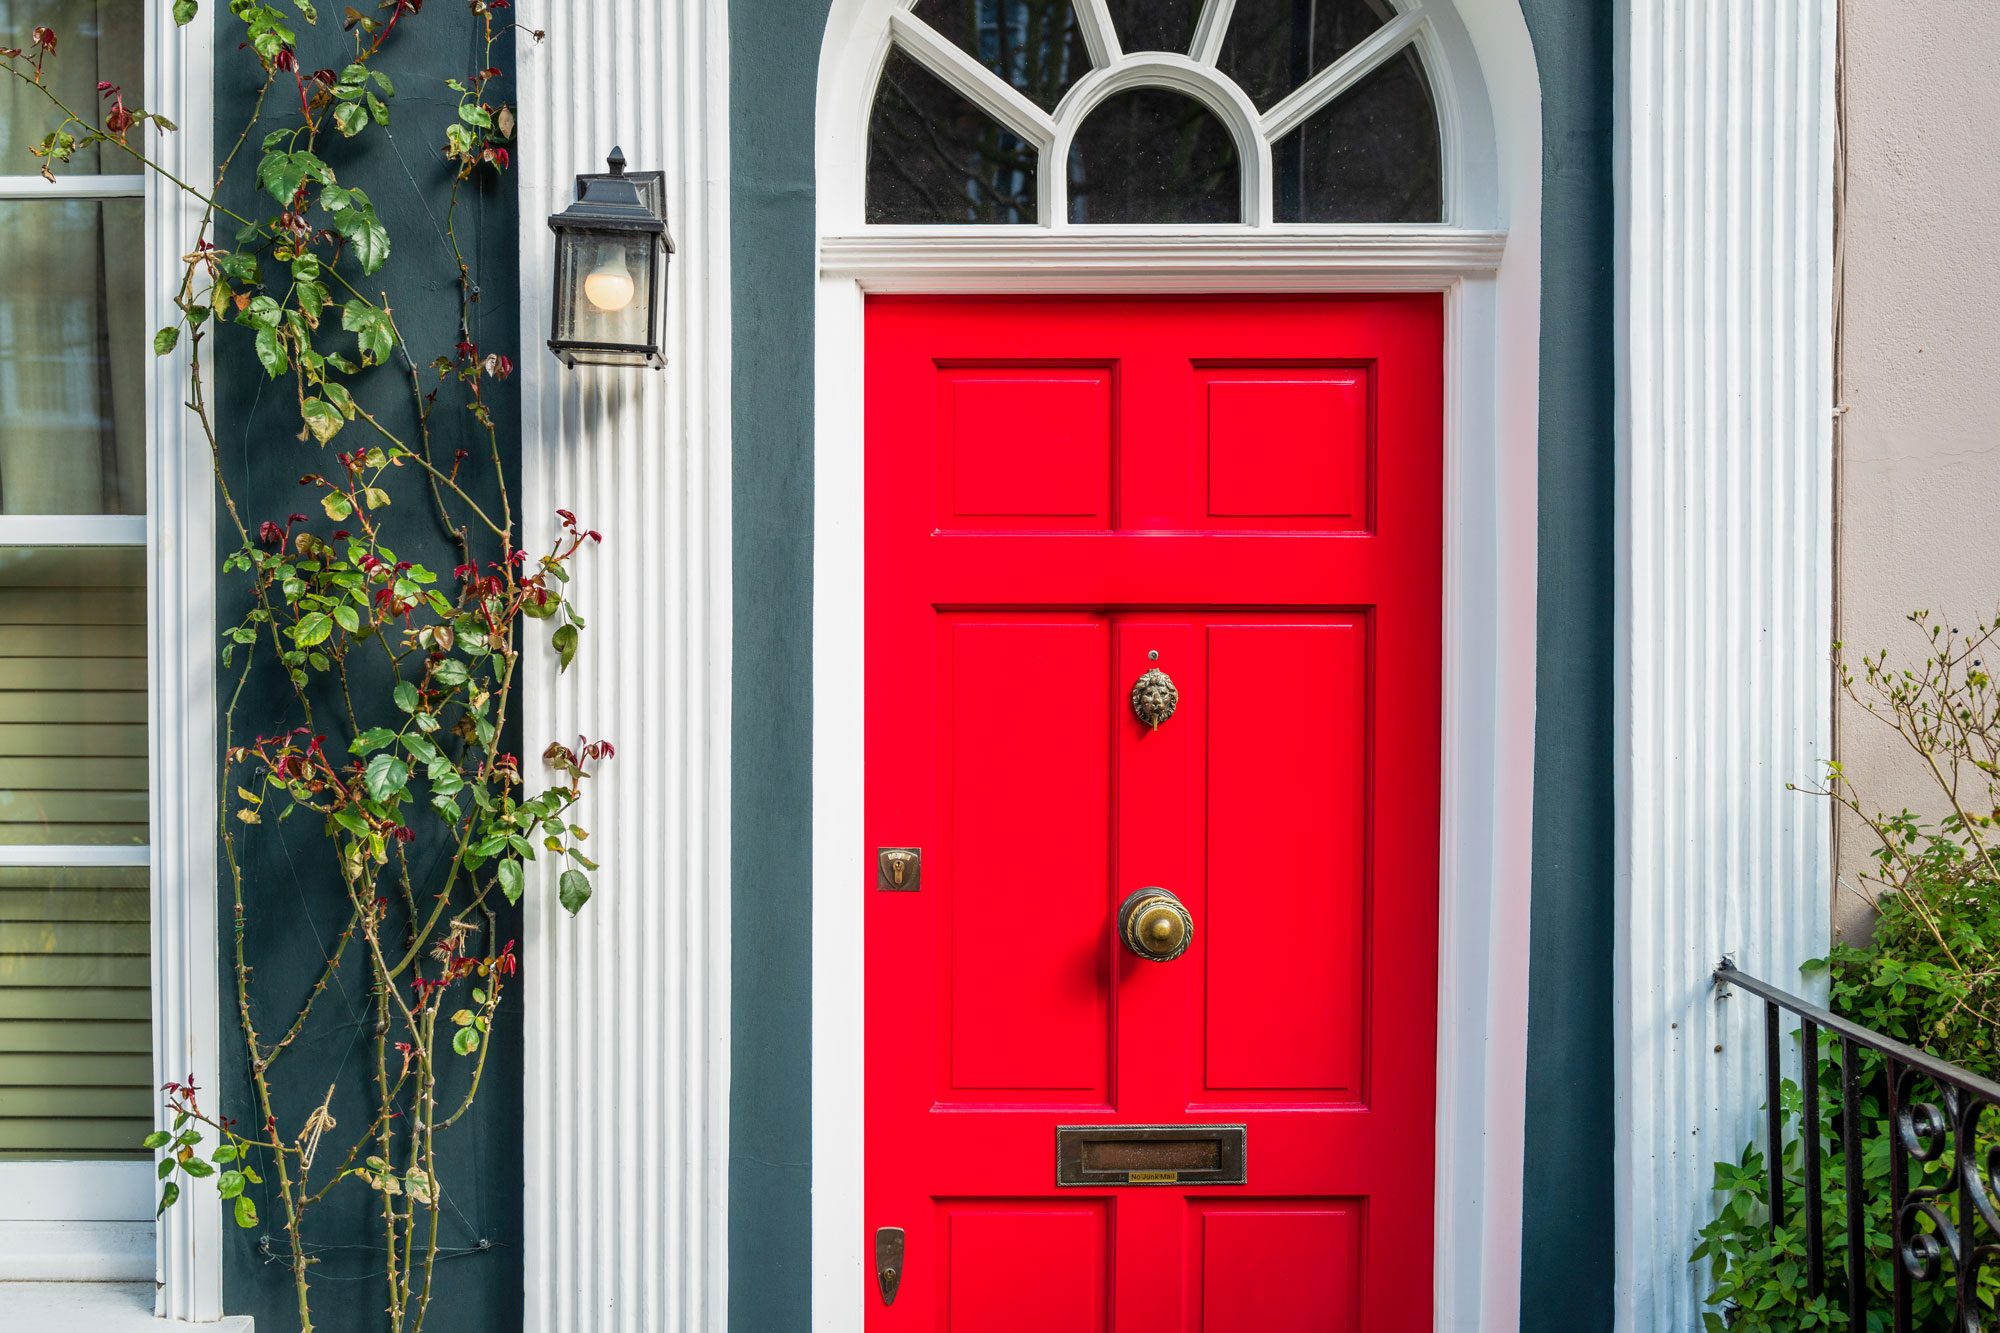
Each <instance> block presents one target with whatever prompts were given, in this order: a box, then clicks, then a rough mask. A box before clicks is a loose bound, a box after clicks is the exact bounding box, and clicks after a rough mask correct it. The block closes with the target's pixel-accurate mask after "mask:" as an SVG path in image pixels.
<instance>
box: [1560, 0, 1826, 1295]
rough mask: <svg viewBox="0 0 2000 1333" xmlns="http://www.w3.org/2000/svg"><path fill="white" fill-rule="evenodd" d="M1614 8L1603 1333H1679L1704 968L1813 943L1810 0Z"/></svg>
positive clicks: (1819, 260)
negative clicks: (1612, 700) (1806, 790)
mask: <svg viewBox="0 0 2000 1333" xmlns="http://www.w3.org/2000/svg"><path fill="white" fill-rule="evenodd" d="M1619 9H1620V12H1619V30H1618V48H1619V68H1618V93H1617V113H1618V128H1617V136H1618V154H1619V156H1618V163H1617V172H1616V176H1617V182H1618V196H1619V197H1618V213H1619V216H1618V245H1619V263H1618V266H1617V267H1618V273H1619V304H1620V328H1621V337H1620V347H1619V355H1618V364H1619V385H1618V390H1619V400H1620V401H1619V426H1620V439H1619V448H1620V453H1619V462H1620V473H1619V519H1620V530H1619V537H1620V571H1619V573H1620V577H1619V608H1618V610H1619V630H1618V643H1619V645H1620V647H1619V654H1620V657H1619V664H1618V665H1619V679H1618V686H1619V688H1618V700H1617V707H1618V729H1619V735H1620V740H1621V744H1620V752H1619V784H1620V800H1619V818H1620V823H1619V871H1620V880H1619V885H1618V890H1619V892H1618V903H1619V915H1618V956H1617V1013H1616V1019H1615V1023H1616V1032H1617V1051H1616V1060H1617V1066H1618V1087H1619V1097H1620V1103H1619V1111H1618V1123H1617V1139H1618V1165H1617V1209H1618V1219H1617V1220H1618V1253H1619V1272H1618V1280H1617V1305H1618V1327H1619V1328H1620V1329H1629V1330H1635V1331H1638V1333H1654V1331H1655V1330H1658V1331H1659V1333H1669V1331H1671V1333H1680V1330H1685V1329H1693V1328H1699V1327H1700V1326H1701V1316H1700V1311H1701V1309H1702V1304H1701V1298H1702V1295H1703V1293H1704V1291H1705V1289H1706V1288H1705V1279H1704V1277H1703V1275H1702V1274H1701V1273H1700V1272H1698V1271H1697V1269H1696V1268H1694V1267H1692V1266H1690V1264H1689V1263H1688V1254H1689V1251H1690V1250H1692V1249H1693V1247H1694V1245H1695V1242H1696V1231H1697V1230H1698V1228H1699V1227H1700V1226H1701V1225H1702V1223H1703V1222H1705V1221H1706V1220H1707V1218H1708V1217H1709V1216H1710V1215H1711V1212H1712V1208H1713V1203H1714V1196H1713V1195H1712V1194H1711V1193H1710V1191H1709V1184H1710V1179H1711V1175H1712V1164H1713V1163H1714V1162H1715V1161H1716V1160H1718V1159H1720V1158H1730V1159H1734V1158H1735V1157H1736V1155H1737V1154H1738V1153H1740V1152H1741V1151H1742V1148H1743V1145H1744V1144H1745V1143H1747V1142H1749V1141H1751V1139H1752V1138H1753V1137H1755V1136H1756V1135H1757V1133H1758V1124H1759V1120H1758V1115H1759V1107H1761V1105H1762V1104H1763V1098H1764V1090H1763V1082H1762V1072H1761V1063H1760V1062H1761V1060H1762V1050H1763V1047H1762V1037H1761V1026H1760V1024H1761V1006H1760V1005H1756V1004H1753V1003H1752V1002H1750V1001H1748V1000H1746V999H1742V998H1738V999H1733V1000H1732V999H1722V998H1718V997H1717V995H1716V993H1715V991H1714V988H1713V987H1712V986H1711V984H1710V981H1709V974H1710V972H1711V970H1712V969H1713V968H1714V967H1715V965H1716V963H1717V961H1718V960H1719V959H1721V958H1722V956H1723V955H1724V954H1729V955H1732V956H1733V957H1734V958H1735V959H1736V961H1737V962H1738V963H1739V964H1740V965H1741V966H1742V967H1743V968H1744V969H1745V970H1747V971H1750V972H1753V973H1756V974H1758V975H1761V976H1764V977H1766V978H1768V979H1770V980H1772V981H1775V982H1777V983H1778V984H1779V985H1784V986H1794V985H1797V984H1799V978H1798V971H1797V968H1798V965H1799V963H1800V962H1801V961H1803V960H1804V959H1806V958H1808V957H1812V956H1814V955H1816V954H1819V953H1821V952H1823V951H1824V949H1825V946H1826V941H1827V922H1828V892H1829V889H1828V883H1829V880H1828V876H1829V872H1830V857H1829V844H1830V834H1829V829H1830V821H1829V814H1828V811H1827V809H1826V808H1825V806H1824V805H1823V804H1820V803H1817V802H1815V801H1814V800H1812V799H1811V798H1808V797H1804V796H1799V795H1795V794H1791V793H1788V792H1787V791H1786V789H1785V784H1786V783H1787V782H1804V781H1809V780H1810V779H1812V778H1813V777H1814V776H1815V773H1816V767H1817V765H1819V764H1820V763H1821V762H1822V761H1823V760H1825V759H1827V758H1829V757H1830V722H1829V698H1830V692H1831V684H1830V677H1829V667H1828V652H1829V648H1830V640H1831V638H1832V596H1833V594H1832V587H1833V584H1832V548H1831V540H1830V537H1831V526H1832V511H1831V504H1832V487H1831V460H1832V416H1831V408H1832V327H1833V311H1832V295H1831V293H1832V277H1831V275H1832V245H1833V218H1832V198H1833V195H1832V163H1833V129H1834V118H1833V112H1834V102H1833V79H1834V21H1835V0H1626V3H1624V4H1622V5H1621V6H1620V7H1619ZM1788 1071H1789V1072H1792V1073H1793V1074H1794V1075H1795V1073H1796V1069H1795V1066H1793V1065H1789V1064H1788ZM1529 1188H1531V1189H1532V1188H1533V1183H1532V1182H1530V1185H1529Z"/></svg>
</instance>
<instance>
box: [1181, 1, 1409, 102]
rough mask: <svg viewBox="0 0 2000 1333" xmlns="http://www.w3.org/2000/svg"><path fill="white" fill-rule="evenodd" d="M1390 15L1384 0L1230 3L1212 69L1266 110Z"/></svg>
mask: <svg viewBox="0 0 2000 1333" xmlns="http://www.w3.org/2000/svg"><path fill="white" fill-rule="evenodd" d="M1394 16H1395V9H1394V7H1393V6H1392V5H1391V4H1390V3H1389V0H1236V8H1235V10H1234V11H1233V12H1232V13H1231V14H1230V16H1229V31H1228V33H1227V34H1225V35H1224V37H1223V42H1222V54H1221V56H1220V58H1218V59H1217V61H1216V67H1217V68H1219V69H1220V70H1221V71H1222V72H1223V73H1224V74H1227V75H1228V76H1229V77H1230V78H1232V79H1234V80H1236V82H1238V83H1239V84H1241V85H1243V91H1244V92H1246V93H1249V94H1250V100H1251V101H1253V102H1255V103H1256V104H1257V108H1258V110H1260V111H1268V110H1270V109H1271V107H1273V106H1274V105H1276V104H1277V103H1278V102H1279V101H1280V100H1282V99H1283V98H1284V97H1285V96H1286V95H1287V94H1289V93H1291V92H1292V91H1293V90H1294V89H1296V88H1297V87H1298V86H1299V85H1300V84H1302V83H1304V82H1305V81H1306V80H1307V79H1309V78H1311V77H1312V76H1313V75H1315V74H1317V73H1319V72H1320V71H1321V70H1323V69H1325V68H1326V67H1327V66H1328V65H1331V64H1332V63H1333V62H1334V61H1336V60H1338V59H1340V58H1341V57H1342V56H1344V55H1346V54H1347V53H1348V52H1349V51H1352V50H1353V49H1354V48H1355V47H1356V46H1357V45H1359V44H1360V43H1361V41H1362V39H1363V38H1365V37H1367V36H1368V35H1369V34H1370V33H1372V32H1374V31H1375V30H1376V29H1377V28H1379V27H1381V26H1382V25H1383V24H1384V23H1386V22H1388V21H1389V19H1391V18H1393V17H1394Z"/></svg>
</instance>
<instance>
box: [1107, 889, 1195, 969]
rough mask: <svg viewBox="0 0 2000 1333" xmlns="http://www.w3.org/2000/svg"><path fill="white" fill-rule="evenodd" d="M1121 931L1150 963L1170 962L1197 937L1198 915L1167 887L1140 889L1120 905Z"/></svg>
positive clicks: (1119, 919)
mask: <svg viewBox="0 0 2000 1333" xmlns="http://www.w3.org/2000/svg"><path fill="white" fill-rule="evenodd" d="M1118 934H1119V936H1120V937H1121V938H1122V939H1123V940H1124V941H1125V947H1126V948H1128V949H1130V950H1131V951H1132V952H1133V953H1134V954H1136V955H1137V956H1139V957H1140V958H1143V959H1145V960H1146V961H1147V962H1149V963H1170V962H1172V961H1173V960H1174V959H1176V958H1179V957H1180V956H1181V955H1182V954H1184V953H1186V952H1187V947H1188V943H1189V941H1191V940H1193V939H1194V918H1193V917H1191V916H1189V915H1188V909H1187V908H1186V907H1184V906H1182V905H1181V900H1180V899H1178V898H1176V897H1174V895H1173V894H1171V893H1168V892H1167V891H1166V890H1165V889H1159V888H1146V889H1137V890H1134V891H1133V893H1132V894H1131V895H1130V896H1129V897H1127V898H1126V899H1125V901H1124V902H1122V903H1120V904H1119V905H1118Z"/></svg>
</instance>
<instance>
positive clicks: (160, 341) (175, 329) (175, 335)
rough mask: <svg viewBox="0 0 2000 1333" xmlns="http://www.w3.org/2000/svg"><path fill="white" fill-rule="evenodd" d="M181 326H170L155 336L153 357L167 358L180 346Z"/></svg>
mask: <svg viewBox="0 0 2000 1333" xmlns="http://www.w3.org/2000/svg"><path fill="white" fill-rule="evenodd" d="M180 341H181V326H180V325H178V324H169V325H167V326H166V327H165V328H163V329H161V330H160V331H159V332H158V333H156V334H154V335H153V355H154V356H165V355H166V354H167V353H168V352H171V351H173V350H174V348H176V347H178V346H179V345H180Z"/></svg>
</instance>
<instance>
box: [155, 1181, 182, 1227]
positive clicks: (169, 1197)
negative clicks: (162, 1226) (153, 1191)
mask: <svg viewBox="0 0 2000 1333" xmlns="http://www.w3.org/2000/svg"><path fill="white" fill-rule="evenodd" d="M180 1197H181V1187H180V1185H179V1184H178V1183H176V1182H174V1181H171V1180H169V1181H168V1182H167V1183H166V1184H165V1185H164V1186H162V1187H161V1189H160V1206H159V1207H158V1208H155V1209H154V1210H153V1220H154V1221H155V1222H157V1221H159V1220H160V1214H162V1213H164V1212H166V1211H167V1209H169V1208H171V1207H173V1206H174V1201H175V1200H176V1199H178V1198H180Z"/></svg>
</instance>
